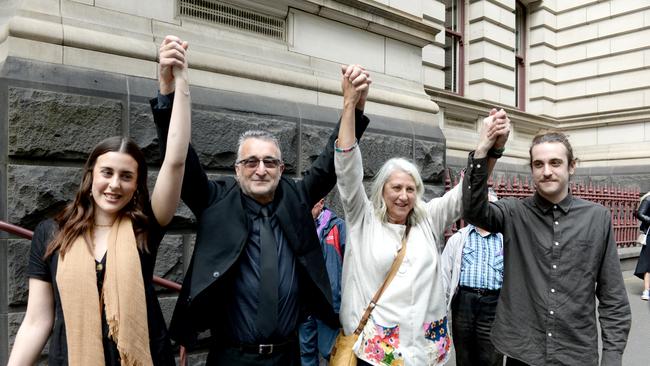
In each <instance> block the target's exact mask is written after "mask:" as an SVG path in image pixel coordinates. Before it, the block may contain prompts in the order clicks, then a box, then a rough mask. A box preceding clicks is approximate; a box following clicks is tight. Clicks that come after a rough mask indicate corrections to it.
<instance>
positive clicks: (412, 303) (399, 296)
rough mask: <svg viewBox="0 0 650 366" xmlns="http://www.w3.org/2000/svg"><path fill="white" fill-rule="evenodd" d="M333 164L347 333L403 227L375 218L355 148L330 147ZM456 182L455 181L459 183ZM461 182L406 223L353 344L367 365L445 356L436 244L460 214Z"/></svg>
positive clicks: (447, 343) (447, 341)
mask: <svg viewBox="0 0 650 366" xmlns="http://www.w3.org/2000/svg"><path fill="white" fill-rule="evenodd" d="M334 164H335V167H336V175H337V181H338V183H337V185H338V189H339V193H340V196H341V201H342V203H343V208H344V211H345V219H346V227H347V240H348V242H347V245H346V247H345V257H344V258H345V260H344V261H343V274H342V303H341V312H340V317H341V323H342V325H343V330H344V332H345V334H351V333H352V332H354V330H355V329H356V327H357V326H358V325H359V321H360V318H361V316H362V314H363V312H364V311H365V309H366V307H367V306H368V303H369V302H370V300H371V299H372V296H373V295H374V294H375V292H376V291H377V289H378V288H379V286H380V285H381V283H382V282H383V281H384V279H385V277H386V275H387V274H388V271H389V269H390V266H391V264H392V263H393V260H394V258H395V256H396V255H397V251H398V249H399V248H400V247H401V239H402V235H403V233H404V230H405V225H397V224H390V223H386V222H382V221H380V220H379V219H378V218H377V216H376V215H375V213H374V208H373V206H372V203H371V202H370V201H369V200H368V197H367V196H366V193H365V190H364V187H363V166H362V162H361V153H360V151H359V148H358V146H357V147H355V148H353V149H352V150H351V151H348V152H340V151H337V152H336V153H335V160H334ZM461 184H462V182H461ZM460 187H461V185H460V184H459V185H457V186H456V187H455V188H454V189H452V190H451V191H449V192H447V193H446V194H445V195H444V196H443V197H440V198H434V199H433V200H431V201H429V202H427V203H425V204H424V205H425V209H426V218H425V219H424V220H422V221H421V222H419V223H418V224H417V225H415V226H413V227H412V228H411V232H410V235H409V238H408V241H407V250H406V255H405V257H404V261H403V262H402V265H401V267H400V268H399V270H398V273H397V275H396V276H395V278H394V279H393V281H392V282H391V283H390V285H389V286H388V288H387V289H386V291H385V292H384V294H383V295H382V297H381V298H380V299H379V302H378V304H377V306H376V307H375V309H374V310H373V312H372V316H371V318H370V320H369V321H368V323H367V325H366V327H365V328H364V331H363V332H362V334H361V336H360V337H359V340H358V341H357V343H356V345H355V354H356V355H357V356H358V357H359V358H361V359H363V360H364V361H366V362H369V363H371V364H373V365H413V366H416V365H417V366H421V365H442V364H444V363H445V362H446V361H447V359H448V357H449V350H450V348H451V338H450V337H449V332H448V331H447V304H446V294H445V290H446V289H447V286H446V284H445V283H444V280H443V277H442V272H441V268H440V263H439V262H440V257H439V254H438V249H437V245H436V243H438V242H441V241H442V240H444V230H445V228H446V227H447V226H449V225H451V223H452V222H454V221H455V220H457V219H458V218H459V217H460V214H461V211H462V190H461V189H460Z"/></svg>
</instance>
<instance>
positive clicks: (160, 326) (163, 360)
mask: <svg viewBox="0 0 650 366" xmlns="http://www.w3.org/2000/svg"><path fill="white" fill-rule="evenodd" d="M149 222H150V223H151V224H150V226H151V228H150V229H149V238H148V241H147V246H148V248H149V253H140V264H141V266H142V276H143V280H144V290H145V300H146V302H147V322H148V325H149V346H150V349H151V357H152V359H153V363H154V365H174V364H175V361H174V355H173V353H172V349H171V344H170V342H169V337H168V335H167V328H166V326H165V320H164V318H163V315H162V311H161V310H160V304H159V303H158V298H157V297H156V293H155V291H154V288H153V284H152V277H153V269H154V264H155V260H156V253H157V252H158V246H159V245H160V241H161V240H162V237H163V230H162V229H161V228H160V226H158V224H157V222H156V219H155V218H154V217H153V215H150V216H149ZM57 230H58V227H57V224H56V223H55V222H54V220H51V219H50V220H45V221H42V222H41V223H39V224H38V226H37V227H36V229H35V230H34V236H33V238H32V245H31V249H30V254H29V265H28V268H27V276H28V277H29V278H35V279H38V280H41V281H46V282H50V283H52V290H53V291H54V306H55V309H54V327H53V329H52V334H51V336H50V349H49V355H48V364H49V365H67V364H68V347H67V343H66V332H65V322H64V319H63V309H62V307H61V298H60V296H59V290H58V287H57V284H56V271H57V265H58V261H59V252H58V251H57V252H55V253H54V254H53V255H52V256H50V257H49V258H47V259H46V260H44V259H43V256H44V254H45V251H46V249H47V245H48V244H49V243H50V241H51V240H52V238H54V235H55V233H56V231H57ZM102 261H103V262H104V263H105V257H104V259H103V260H102ZM99 277H100V276H98V280H99ZM101 282H103V281H101ZM101 282H98V288H99V287H100V286H101V285H102V283H101ZM102 329H103V331H102V335H103V338H104V339H103V343H104V356H105V359H106V362H107V363H106V365H115V366H119V365H120V362H119V353H118V352H117V348H116V345H115V343H114V342H113V341H111V340H110V339H108V325H107V324H106V318H105V316H104V313H103V312H102Z"/></svg>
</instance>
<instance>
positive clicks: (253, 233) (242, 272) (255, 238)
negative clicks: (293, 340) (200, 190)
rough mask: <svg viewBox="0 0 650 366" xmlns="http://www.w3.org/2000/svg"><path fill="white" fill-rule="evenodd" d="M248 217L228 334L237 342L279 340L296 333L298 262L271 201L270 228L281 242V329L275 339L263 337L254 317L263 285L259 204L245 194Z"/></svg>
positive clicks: (279, 245) (243, 197)
mask: <svg viewBox="0 0 650 366" xmlns="http://www.w3.org/2000/svg"><path fill="white" fill-rule="evenodd" d="M242 203H243V206H244V209H245V210H246V216H247V218H248V227H249V232H248V239H247V241H246V245H245V246H244V251H243V253H242V255H241V256H240V257H239V261H238V263H237V266H238V268H237V269H236V270H235V271H234V272H235V273H236V275H235V284H234V293H233V294H232V297H231V301H230V302H229V304H228V314H229V316H228V317H227V325H228V334H231V335H232V341H233V342H234V343H247V344H259V343H279V342H282V341H284V340H286V339H287V338H289V337H290V336H292V335H293V334H294V333H295V330H296V328H297V324H298V313H299V311H298V276H297V273H296V261H295V257H294V255H293V252H292V251H291V248H290V247H289V245H288V243H287V240H286V238H285V237H284V233H283V232H282V229H281V228H280V225H279V224H278V220H277V218H276V217H275V205H274V204H273V203H270V204H269V211H270V212H271V213H272V215H271V217H270V223H271V229H272V230H273V235H274V236H275V240H276V242H277V243H278V301H279V304H278V329H277V330H276V331H275V333H274V334H273V335H272V336H271V338H272V339H260V336H259V335H258V332H257V327H256V324H255V320H256V317H257V307H258V306H257V305H258V302H259V299H258V298H259V287H260V251H261V246H260V225H261V222H262V218H261V215H260V210H261V209H262V205H260V204H259V203H258V202H257V201H255V200H254V199H252V198H250V197H248V196H246V195H245V194H242Z"/></svg>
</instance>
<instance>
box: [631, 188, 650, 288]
mask: <svg viewBox="0 0 650 366" xmlns="http://www.w3.org/2000/svg"><path fill="white" fill-rule="evenodd" d="M639 201H640V203H639V210H638V211H637V214H636V217H637V218H638V219H639V221H640V222H641V226H640V227H639V230H640V231H642V232H644V233H646V234H647V233H648V228H650V192H648V193H646V194H644V195H643V197H641V199H640V200H639ZM649 243H650V235H646V238H645V243H644V244H645V245H644V246H643V248H641V254H639V261H638V262H637V263H636V269H635V270H634V275H635V276H637V277H639V278H640V279H642V280H643V292H642V293H641V300H645V301H648V300H650V248H648V247H650V245H648V244H649Z"/></svg>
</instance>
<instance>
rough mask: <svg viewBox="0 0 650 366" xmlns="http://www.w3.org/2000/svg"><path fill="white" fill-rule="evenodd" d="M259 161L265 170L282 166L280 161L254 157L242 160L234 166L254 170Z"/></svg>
mask: <svg viewBox="0 0 650 366" xmlns="http://www.w3.org/2000/svg"><path fill="white" fill-rule="evenodd" d="M260 161H261V162H262V163H264V166H265V167H266V168H269V169H275V168H277V167H278V166H279V165H281V164H282V161H280V159H275V158H264V159H258V158H256V157H254V156H253V157H250V158H248V159H242V160H240V161H238V162H237V163H235V164H242V165H244V166H245V167H246V168H248V169H255V168H257V166H258V165H260Z"/></svg>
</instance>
